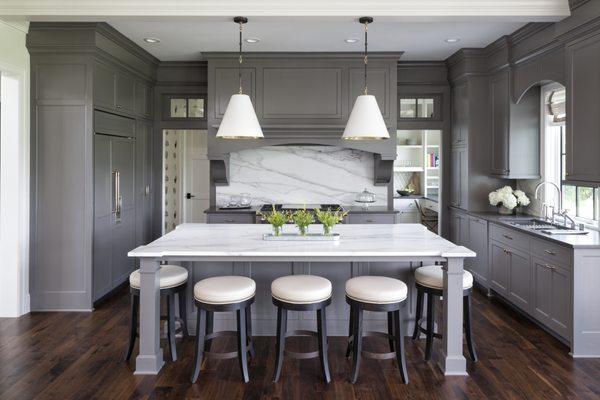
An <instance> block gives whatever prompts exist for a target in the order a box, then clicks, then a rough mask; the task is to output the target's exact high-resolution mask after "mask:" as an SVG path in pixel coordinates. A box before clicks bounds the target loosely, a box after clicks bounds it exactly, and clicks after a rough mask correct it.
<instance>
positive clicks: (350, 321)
mask: <svg viewBox="0 0 600 400" xmlns="http://www.w3.org/2000/svg"><path fill="white" fill-rule="evenodd" d="M353 324H354V306H350V318H349V319H348V345H347V346H346V357H350V353H351V352H352V339H351V337H352V331H353V330H354V325H353Z"/></svg>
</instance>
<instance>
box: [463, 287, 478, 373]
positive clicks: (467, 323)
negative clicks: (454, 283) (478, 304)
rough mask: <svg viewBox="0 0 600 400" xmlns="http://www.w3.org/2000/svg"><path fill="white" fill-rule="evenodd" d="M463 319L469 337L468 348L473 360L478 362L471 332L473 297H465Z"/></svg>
mask: <svg viewBox="0 0 600 400" xmlns="http://www.w3.org/2000/svg"><path fill="white" fill-rule="evenodd" d="M463 314H464V315H463V319H464V320H465V335H466V336H467V346H468V347H469V353H470V354H471V360H472V361H473V362H477V354H476V353H475V344H474V343H473V333H472V332H471V295H470V294H469V295H466V296H464V297H463Z"/></svg>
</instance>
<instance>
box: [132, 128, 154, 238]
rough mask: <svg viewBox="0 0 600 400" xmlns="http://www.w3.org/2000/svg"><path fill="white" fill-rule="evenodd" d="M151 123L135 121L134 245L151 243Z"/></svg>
mask: <svg viewBox="0 0 600 400" xmlns="http://www.w3.org/2000/svg"><path fill="white" fill-rule="evenodd" d="M152 145H153V142H152V123H150V122H149V121H145V120H138V121H136V155H137V157H136V185H135V196H136V199H137V201H138V205H139V206H138V207H137V208H136V245H142V244H147V243H149V242H151V241H152V210H153V207H152V201H153V190H152V186H153V185H152V151H153V147H152Z"/></svg>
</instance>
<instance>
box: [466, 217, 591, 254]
mask: <svg viewBox="0 0 600 400" xmlns="http://www.w3.org/2000/svg"><path fill="white" fill-rule="evenodd" d="M457 210H459V211H462V212H465V213H467V214H469V215H472V216H474V217H479V218H482V219H485V220H487V221H489V222H493V223H495V224H498V225H503V226H506V227H508V228H511V229H516V230H518V231H521V232H524V233H527V234H529V235H531V236H534V237H537V238H540V239H545V240H549V241H551V242H554V243H557V244H561V245H564V246H568V247H572V248H582V249H583V248H589V249H596V248H600V232H598V231H595V230H592V229H588V232H589V233H588V234H587V235H548V234H546V233H542V232H532V231H531V230H529V229H524V228H520V227H517V226H514V225H510V224H509V223H508V222H507V221H506V219H507V217H508V218H510V216H506V215H500V214H498V213H493V212H474V211H464V210H461V209H457ZM514 218H516V219H518V218H521V219H523V218H539V217H536V216H534V215H518V216H516V217H514Z"/></svg>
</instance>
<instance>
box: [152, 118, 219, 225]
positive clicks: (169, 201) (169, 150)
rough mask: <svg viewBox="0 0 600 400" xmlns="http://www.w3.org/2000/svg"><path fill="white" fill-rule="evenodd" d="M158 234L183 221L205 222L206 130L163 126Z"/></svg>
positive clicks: (207, 169)
mask: <svg viewBox="0 0 600 400" xmlns="http://www.w3.org/2000/svg"><path fill="white" fill-rule="evenodd" d="M162 136H163V143H162V149H163V150H162V202H161V204H162V223H161V226H162V234H163V235H164V234H166V233H168V232H170V231H172V230H173V229H175V228H176V227H177V225H180V224H183V223H205V222H206V214H205V213H204V210H206V209H207V208H208V206H209V199H210V183H209V161H208V157H207V154H206V148H207V131H206V130H192V129H189V130H174V129H165V130H163V135H162Z"/></svg>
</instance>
